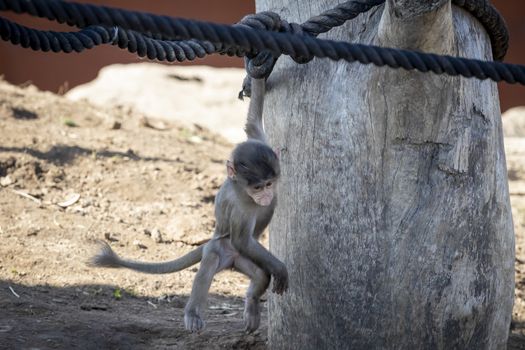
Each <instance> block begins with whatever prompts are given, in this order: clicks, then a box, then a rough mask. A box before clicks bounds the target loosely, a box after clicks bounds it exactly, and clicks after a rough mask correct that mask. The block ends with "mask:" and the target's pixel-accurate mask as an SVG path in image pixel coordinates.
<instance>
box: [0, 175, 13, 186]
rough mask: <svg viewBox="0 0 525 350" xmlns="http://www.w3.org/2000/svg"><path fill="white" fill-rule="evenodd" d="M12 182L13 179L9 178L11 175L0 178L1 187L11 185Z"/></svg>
mask: <svg viewBox="0 0 525 350" xmlns="http://www.w3.org/2000/svg"><path fill="white" fill-rule="evenodd" d="M14 183H15V182H14V181H13V179H11V177H10V176H9V175H7V176H5V177H2V178H0V186H2V187H6V186H9V185H12V184H14Z"/></svg>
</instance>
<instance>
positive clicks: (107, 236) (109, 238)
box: [104, 232, 118, 242]
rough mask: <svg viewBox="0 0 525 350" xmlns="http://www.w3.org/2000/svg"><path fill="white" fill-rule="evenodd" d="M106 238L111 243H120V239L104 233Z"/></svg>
mask: <svg viewBox="0 0 525 350" xmlns="http://www.w3.org/2000/svg"><path fill="white" fill-rule="evenodd" d="M104 238H105V239H107V240H108V241H110V242H118V238H116V237H115V236H113V235H112V234H111V233H109V232H106V233H104Z"/></svg>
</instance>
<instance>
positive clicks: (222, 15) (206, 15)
mask: <svg viewBox="0 0 525 350" xmlns="http://www.w3.org/2000/svg"><path fill="white" fill-rule="evenodd" d="M78 1H79V2H80V1H82V2H89V3H94V4H103V5H107V6H115V7H122V8H128V9H134V10H140V11H148V12H153V13H159V14H165V15H170V16H176V17H185V18H193V19H201V20H207V21H212V22H219V23H228V24H231V23H235V22H237V21H238V20H239V19H241V18H242V17H243V16H244V15H246V14H248V13H253V12H254V11H255V6H254V1H247V0H221V1H214V0H191V1H188V0H155V1H144V0H78ZM492 3H493V4H494V5H495V6H496V7H497V8H498V9H499V10H500V12H501V13H502V14H503V16H504V17H505V19H506V21H507V24H508V26H509V29H510V36H511V39H510V50H509V52H508V54H507V57H506V58H505V61H506V62H510V63H521V64H525V45H524V41H525V1H509V0H493V1H492ZM0 16H5V17H8V18H10V19H14V20H16V21H17V22H19V23H22V24H25V25H28V26H31V27H36V28H42V29H50V30H69V29H70V28H69V27H67V26H62V25H59V24H57V23H53V22H49V21H46V20H39V19H35V18H32V17H29V16H20V15H15V14H12V13H9V12H4V13H0ZM140 61H141V59H139V58H137V57H136V56H134V55H131V54H129V53H127V52H126V51H123V50H119V49H117V48H115V47H98V48H96V49H95V50H91V51H87V52H83V53H81V54H74V53H72V54H52V53H42V52H34V51H32V50H30V49H22V48H20V47H18V46H13V45H11V44H8V43H5V42H3V41H0V74H1V75H3V76H4V78H5V79H6V80H8V81H9V82H11V83H14V84H22V83H26V82H32V83H33V84H35V85H37V86H38V87H39V88H41V89H44V90H51V91H53V92H63V91H64V90H67V89H69V88H71V87H74V86H76V85H79V84H83V83H85V82H88V81H91V80H93V79H94V78H95V77H96V75H97V72H98V71H99V69H100V68H102V67H103V66H105V65H108V64H111V63H133V62H140ZM242 63H243V62H242V60H241V59H239V58H230V57H225V56H220V55H211V56H207V57H206V58H205V59H200V60H199V59H198V60H196V61H193V62H192V63H182V64H200V65H202V64H206V65H210V66H214V67H242ZM177 64H180V63H177ZM499 89H500V96H501V109H502V111H505V110H507V109H508V108H510V107H513V106H518V105H525V87H522V86H517V85H509V84H499Z"/></svg>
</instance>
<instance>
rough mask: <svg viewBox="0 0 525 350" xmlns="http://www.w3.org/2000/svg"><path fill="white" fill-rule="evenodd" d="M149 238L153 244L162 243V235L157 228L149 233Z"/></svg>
mask: <svg viewBox="0 0 525 350" xmlns="http://www.w3.org/2000/svg"><path fill="white" fill-rule="evenodd" d="M151 238H152V239H153V240H154V241H155V243H162V241H163V240H162V234H161V233H160V230H159V229H158V228H155V229H153V231H151Z"/></svg>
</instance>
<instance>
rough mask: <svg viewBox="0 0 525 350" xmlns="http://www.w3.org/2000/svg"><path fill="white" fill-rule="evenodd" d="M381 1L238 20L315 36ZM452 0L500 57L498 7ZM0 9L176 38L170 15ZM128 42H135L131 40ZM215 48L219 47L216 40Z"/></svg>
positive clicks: (48, 1) (86, 8) (52, 6)
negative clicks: (298, 16)
mask: <svg viewBox="0 0 525 350" xmlns="http://www.w3.org/2000/svg"><path fill="white" fill-rule="evenodd" d="M384 2H385V0H351V1H347V2H345V3H342V4H340V5H338V6H336V7H335V8H333V9H330V10H328V11H325V12H323V13H322V14H320V15H319V16H315V17H312V18H310V19H309V20H308V21H306V22H305V23H303V24H301V25H298V24H293V23H292V24H289V23H287V22H286V21H281V20H280V19H279V18H278V16H277V17H273V18H272V16H271V15H270V16H268V13H264V14H262V15H259V14H257V15H252V16H250V17H245V19H243V21H241V24H242V25H247V26H250V27H252V28H256V29H266V30H276V31H287V32H291V33H298V32H305V33H307V34H310V35H313V36H317V35H319V34H320V33H324V32H327V31H329V30H330V29H332V28H334V27H336V26H340V25H342V24H343V23H345V22H346V21H348V20H350V19H352V18H355V17H357V16H358V15H359V14H361V13H363V12H366V11H368V10H370V9H371V8H372V7H375V6H378V5H380V4H382V3H384ZM453 3H454V4H455V5H457V6H460V7H463V8H464V9H466V10H467V11H469V12H470V13H471V14H472V15H473V16H474V17H476V18H477V19H478V20H479V21H480V22H481V23H482V24H483V26H484V27H485V29H486V30H487V32H488V33H489V37H490V39H491V43H492V48H493V56H494V59H495V60H501V59H503V57H504V56H505V53H506V51H507V48H508V31H507V28H506V25H505V21H504V20H503V17H501V15H500V14H499V13H498V11H497V10H496V9H495V8H494V7H493V6H492V5H491V4H490V3H489V2H488V0H453ZM2 10H4V11H5V10H11V11H14V12H16V13H28V14H30V15H33V16H38V17H44V18H47V19H49V20H55V21H58V22H60V23H67V24H69V25H72V26H77V27H79V28H83V27H86V26H90V25H104V26H118V27H120V28H122V29H127V30H134V31H136V32H140V33H144V34H145V35H146V36H153V37H155V38H156V39H164V40H179V39H180V38H178V37H177V35H176V33H175V32H174V31H172V30H171V20H172V18H170V17H166V16H160V15H155V14H149V13H143V12H138V11H128V10H123V9H118V8H111V7H105V6H97V5H91V4H80V3H69V2H64V1H62V0H0V11H2ZM276 21H278V22H276ZM137 34H138V33H136V34H135V37H136V36H137ZM159 35H160V37H159ZM131 45H135V43H132V44H131ZM160 45H161V47H162V46H163V45H162V44H160ZM201 45H202V44H201ZM216 49H217V50H218V51H221V46H220V44H219V45H218V47H217V48H216ZM151 50H153V49H151ZM230 50H231V48H230ZM223 53H227V54H229V55H237V56H243V54H244V53H243V52H235V51H229V52H223ZM163 55H164V56H168V55H167V54H166V53H164V54H162V53H157V52H153V51H152V52H148V53H147V56H148V57H157V56H163ZM191 55H192V56H198V54H197V53H196V52H194V53H191ZM186 59H190V58H186Z"/></svg>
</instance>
